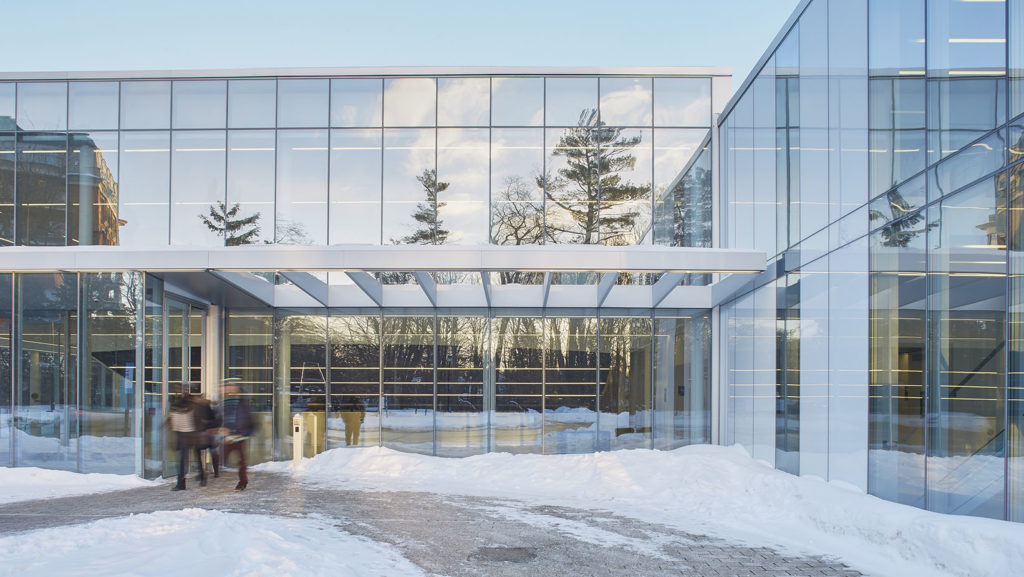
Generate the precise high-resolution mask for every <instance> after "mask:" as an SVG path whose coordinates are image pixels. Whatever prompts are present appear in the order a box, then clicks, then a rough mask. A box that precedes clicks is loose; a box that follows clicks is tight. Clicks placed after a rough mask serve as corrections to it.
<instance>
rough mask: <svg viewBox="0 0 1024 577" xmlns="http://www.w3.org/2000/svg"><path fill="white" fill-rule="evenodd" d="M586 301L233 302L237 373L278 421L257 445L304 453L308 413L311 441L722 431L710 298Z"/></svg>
mask: <svg viewBox="0 0 1024 577" xmlns="http://www.w3.org/2000/svg"><path fill="white" fill-rule="evenodd" d="M579 312H588V313H590V314H588V315H579V316H575V315H573V314H571V313H570V311H567V310H562V311H558V313H559V314H557V315H555V314H553V313H551V314H548V315H545V314H544V313H543V312H542V311H539V310H532V309H508V310H504V309H502V310H493V311H487V310H484V309H480V310H477V309H438V310H436V311H435V310H433V309H426V310H416V309H384V310H383V312H382V311H381V310H379V309H345V310H341V309H332V310H329V311H328V314H327V315H324V314H323V309H310V310H287V311H285V310H278V311H277V312H276V313H275V312H274V311H273V310H270V309H265V310H261V311H242V310H228V312H227V315H226V343H227V351H228V352H227V363H226V371H227V376H232V377H238V378H240V379H241V380H242V382H243V389H244V392H245V393H246V394H249V395H250V399H251V400H252V402H253V405H254V407H259V408H258V409H257V410H256V411H255V412H256V414H257V419H258V420H263V422H264V424H265V425H266V426H265V427H261V428H260V429H261V430H260V431H259V432H258V433H257V435H256V439H255V440H254V441H253V443H254V445H255V447H254V448H253V453H254V455H253V459H252V460H253V461H254V462H259V461H262V460H268V459H270V458H278V459H288V458H291V456H292V454H293V453H292V450H293V446H292V443H293V428H292V423H293V418H294V417H296V416H299V417H300V419H301V421H302V423H303V435H304V437H303V447H304V448H303V454H304V455H306V456H312V455H315V454H316V453H319V452H322V451H324V450H326V449H333V448H338V447H345V446H361V447H365V446H374V445H381V446H385V447H389V448H393V449H396V450H401V451H409V452H417V453H423V454H434V455H441V456H467V455H472V454H479V453H484V452H488V451H508V452H517V453H570V452H591V451H595V450H608V449H615V448H624V447H627V446H628V447H644V448H651V447H657V448H675V447H679V446H682V445H686V444H692V443H699V442H707V441H708V439H709V438H710V435H709V431H710V418H709V411H710V394H709V387H710V378H709V375H710V322H709V318H708V315H707V313H706V312H697V313H694V314H692V315H680V316H666V317H658V318H656V319H653V320H652V317H651V316H650V315H649V314H648V315H647V316H643V315H640V316H614V317H612V316H608V317H605V316H602V317H600V318H599V317H598V315H597V313H596V311H593V310H590V311H582V310H581V311H579ZM524 313H526V314H524ZM261 447H262V449H261ZM272 447H273V449H271V448H272Z"/></svg>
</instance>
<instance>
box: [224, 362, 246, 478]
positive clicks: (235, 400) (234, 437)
mask: <svg viewBox="0 0 1024 577" xmlns="http://www.w3.org/2000/svg"><path fill="white" fill-rule="evenodd" d="M221 412H222V414H223V420H222V423H223V429H222V431H223V432H224V435H225V436H224V463H225V464H226V463H227V462H228V459H230V458H231V454H232V453H236V452H237V453H238V461H239V462H238V484H237V485H235V491H244V490H245V488H246V486H248V485H249V476H248V475H247V474H246V470H245V468H246V459H245V453H246V443H247V442H248V440H249V436H250V435H252V431H253V426H252V410H251V409H250V407H249V400H248V399H246V398H245V397H243V396H242V390H241V388H240V387H239V386H238V379H224V402H223V403H222V409H221Z"/></svg>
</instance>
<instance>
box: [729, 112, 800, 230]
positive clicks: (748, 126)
mask: <svg viewBox="0 0 1024 577" xmlns="http://www.w3.org/2000/svg"><path fill="white" fill-rule="evenodd" d="M730 120H731V121H732V130H731V131H730V136H729V148H727V149H725V151H724V152H725V153H726V154H728V155H729V182H730V186H729V196H728V198H729V212H730V217H732V220H731V221H730V222H729V227H730V229H729V232H730V241H731V242H732V244H731V245H730V246H732V247H733V248H746V249H752V248H754V99H753V98H744V99H743V100H740V101H739V102H738V103H737V104H736V108H734V109H733V113H732V117H731V118H730ZM801 134H802V133H801Z"/></svg>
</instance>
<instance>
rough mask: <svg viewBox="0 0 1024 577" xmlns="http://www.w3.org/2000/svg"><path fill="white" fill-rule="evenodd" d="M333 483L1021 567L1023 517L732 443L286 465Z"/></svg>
mask: <svg viewBox="0 0 1024 577" xmlns="http://www.w3.org/2000/svg"><path fill="white" fill-rule="evenodd" d="M259 468H261V469H263V470H275V471H284V472H291V473H292V474H294V475H295V477H296V478H297V479H299V480H301V481H303V482H308V483H312V484H316V485H320V486H326V487H334V488H338V489H363V490H375V491H380V490H387V491H391V490H399V491H425V492H433V493H449V494H460V495H476V496H487V497H498V498H508V499H519V500H523V501H526V502H529V503H531V504H550V505H567V506H575V507H582V508H593V507H594V506H595V504H597V506H598V507H600V508H601V509H605V510H609V511H612V512H614V513H617V514H621V515H626V516H630V517H634V518H638V519H641V520H646V521H649V522H657V523H663V524H666V525H671V526H674V527H679V528H682V529H685V530H688V531H695V532H705V533H709V534H712V535H718V536H721V537H723V538H727V539H732V540H735V539H741V540H743V541H746V542H748V543H751V544H758V545H764V544H768V545H773V546H776V547H779V548H781V549H783V550H785V551H789V552H792V553H797V554H807V553H815V554H829V555H834V556H836V557H838V558H840V559H841V560H843V561H844V562H846V563H848V564H849V565H851V566H853V567H855V568H857V569H859V570H861V571H864V572H867V573H870V574H874V575H899V576H921V577H925V576H929V577H931V576H936V575H950V576H954V575H955V576H971V577H997V576H1005V575H1011V574H1014V573H1015V572H1016V571H1017V570H1019V568H1020V567H1024V547H1022V546H1021V543H1024V525H1022V524H1017V523H1009V522H1004V521H993V520H989V519H981V518H975V517H964V516H952V515H942V514H938V513H931V512H928V511H923V510H920V509H915V508H913V507H907V506H903V505H898V504H895V503H891V502H888V501H883V500H881V499H878V498H876V497H873V496H869V495H865V494H863V493H861V492H859V491H858V490H856V489H851V488H849V487H847V486H845V485H839V484H829V483H825V482H824V481H821V480H820V479H816V478H803V477H796V476H793V475H789V474H787V473H783V472H780V471H777V470H775V469H773V468H771V467H769V466H768V465H766V464H764V463H761V462H757V461H754V460H753V459H751V458H750V457H749V456H748V455H747V454H746V452H745V451H743V449H741V448H739V447H716V446H708V445H699V446H691V447H684V448H680V449H676V450H673V451H649V450H629V451H613V452H606V453H596V454H586V455H512V454H508V453H489V454H485V455H478V456H474V457H467V458H464V459H444V458H439V457H429V456H424V455H415V454H409V453H399V452H396V451H391V450H388V449H383V448H367V449H336V450H333V451H328V452H326V453H323V454H321V455H318V456H317V457H315V458H312V459H306V460H304V461H303V462H301V463H299V464H297V465H293V464H292V463H290V462H281V463H266V464H263V465H260V466H259Z"/></svg>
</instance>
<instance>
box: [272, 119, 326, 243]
mask: <svg viewBox="0 0 1024 577" xmlns="http://www.w3.org/2000/svg"><path fill="white" fill-rule="evenodd" d="M277 146H278V148H277V227H276V230H275V235H274V239H275V242H278V243H281V244H321V245H322V244H327V222H328V218H327V210H326V209H327V162H328V153H327V131H326V130H280V131H278V133H277Z"/></svg>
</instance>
